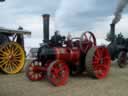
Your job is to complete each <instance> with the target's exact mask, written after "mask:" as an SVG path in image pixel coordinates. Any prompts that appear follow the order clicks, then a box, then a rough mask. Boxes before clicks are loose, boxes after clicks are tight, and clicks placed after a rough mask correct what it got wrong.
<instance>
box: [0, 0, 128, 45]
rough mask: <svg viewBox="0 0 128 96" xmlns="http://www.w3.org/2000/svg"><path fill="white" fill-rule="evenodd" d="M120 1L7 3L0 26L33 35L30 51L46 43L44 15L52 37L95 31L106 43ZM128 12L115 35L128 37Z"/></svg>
mask: <svg viewBox="0 0 128 96" xmlns="http://www.w3.org/2000/svg"><path fill="white" fill-rule="evenodd" d="M117 1H118V0H6V2H3V3H0V26H1V27H7V28H15V29H16V28H18V26H19V25H20V26H23V27H24V29H26V30H30V31H31V32H32V36H31V39H30V38H27V39H26V44H27V47H30V46H37V45H39V42H41V40H42V39H43V38H42V37H43V33H42V32H43V30H42V26H43V25H42V17H41V15H42V14H45V13H48V14H50V15H51V18H50V20H51V21H50V35H52V34H53V32H54V31H55V30H60V32H61V33H62V34H66V35H67V33H68V32H70V33H71V34H72V35H74V36H80V35H81V33H82V32H84V31H87V30H89V31H92V32H93V33H94V34H95V36H96V38H98V39H99V40H101V39H102V40H103V39H105V36H106V33H107V32H109V24H110V23H111V21H112V19H113V13H114V11H115V8H116V6H117ZM127 25H128V8H127V7H126V8H125V10H124V12H123V17H122V19H121V21H120V22H119V23H118V24H117V26H116V32H117V33H119V32H123V34H124V35H125V36H128V35H127V34H128V31H127V30H128V27H127Z"/></svg>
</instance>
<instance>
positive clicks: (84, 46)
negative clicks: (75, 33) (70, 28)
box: [80, 31, 96, 53]
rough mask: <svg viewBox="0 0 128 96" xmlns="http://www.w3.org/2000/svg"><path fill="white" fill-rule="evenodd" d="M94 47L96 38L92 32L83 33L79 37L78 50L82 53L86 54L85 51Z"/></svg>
mask: <svg viewBox="0 0 128 96" xmlns="http://www.w3.org/2000/svg"><path fill="white" fill-rule="evenodd" d="M92 46H96V38H95V36H94V34H93V33H92V32H89V31H87V32H84V33H83V34H82V35H81V37H80V49H81V51H82V52H83V53H87V51H88V50H89V49H90V48H91V47H92Z"/></svg>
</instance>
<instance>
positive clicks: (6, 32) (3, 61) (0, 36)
mask: <svg viewBox="0 0 128 96" xmlns="http://www.w3.org/2000/svg"><path fill="white" fill-rule="evenodd" d="M24 35H31V32H29V31H25V30H23V28H22V27H19V29H18V30H14V29H8V28H0V71H3V72H4V73H6V74H16V73H18V72H20V71H21V70H22V68H23V67H24V64H25V51H24Z"/></svg>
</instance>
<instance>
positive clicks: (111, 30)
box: [110, 24, 115, 41]
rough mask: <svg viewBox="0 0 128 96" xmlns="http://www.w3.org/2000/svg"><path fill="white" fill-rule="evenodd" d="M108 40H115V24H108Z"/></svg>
mask: <svg viewBox="0 0 128 96" xmlns="http://www.w3.org/2000/svg"><path fill="white" fill-rule="evenodd" d="M110 39H111V41H114V40H115V24H110Z"/></svg>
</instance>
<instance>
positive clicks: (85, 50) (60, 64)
mask: <svg viewBox="0 0 128 96" xmlns="http://www.w3.org/2000/svg"><path fill="white" fill-rule="evenodd" d="M43 17H44V43H43V45H42V46H41V47H40V48H39V50H38V56H37V59H36V60H34V61H32V63H31V64H29V65H28V67H27V72H26V74H27V77H28V78H29V79H30V80H32V81H37V80H42V79H45V78H47V79H48V80H49V81H50V82H51V83H52V84H53V85H55V86H61V85H64V84H66V83H67V80H68V78H69V75H70V74H72V75H75V74H78V73H81V74H83V73H87V74H89V75H90V76H91V77H94V78H97V79H102V78H105V77H106V76H107V74H108V72H109V69H110V55H109V53H108V50H107V48H106V47H105V46H96V39H95V36H94V35H93V33H92V32H89V31H87V32H84V33H83V34H82V35H81V37H79V38H67V40H62V41H61V46H57V45H54V44H52V43H51V42H50V40H49V26H48V25H49V15H47V14H45V15H43Z"/></svg>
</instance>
